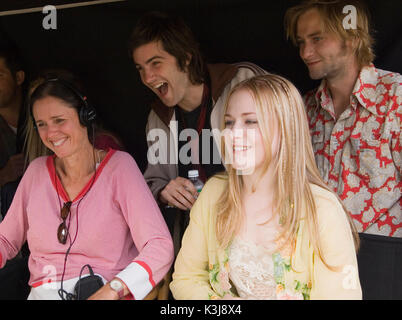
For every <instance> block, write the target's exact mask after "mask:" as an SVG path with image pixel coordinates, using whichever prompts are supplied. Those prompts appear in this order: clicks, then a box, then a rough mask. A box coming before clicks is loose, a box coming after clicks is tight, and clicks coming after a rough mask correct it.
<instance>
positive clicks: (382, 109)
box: [304, 65, 402, 237]
mask: <svg viewBox="0 0 402 320" xmlns="http://www.w3.org/2000/svg"><path fill="white" fill-rule="evenodd" d="M304 99H305V104H306V110H307V116H308V121H309V126H310V133H311V135H312V144H313V150H314V154H315V160H316V163H317V166H318V169H319V171H320V173H321V176H322V177H323V179H324V181H325V182H326V183H327V184H328V185H329V186H330V187H331V188H332V189H333V190H334V191H335V192H337V193H338V195H339V197H340V198H341V200H342V201H343V203H344V205H345V206H346V209H347V210H348V211H349V213H350V214H351V217H352V218H353V221H354V222H355V224H356V227H357V230H358V231H359V232H366V233H371V234H378V235H384V236H391V237H402V200H401V188H402V178H401V175H402V171H401V162H402V161H401V151H402V144H401V135H400V132H401V118H402V77H401V75H400V74H398V73H392V72H388V71H384V70H380V69H376V68H375V67H374V65H370V66H367V67H364V68H363V69H362V71H361V72H360V74H359V77H358V79H357V81H356V84H355V87H354V89H353V93H352V95H351V97H350V105H349V106H348V108H347V109H346V110H345V111H344V112H343V113H342V114H341V115H340V117H339V119H338V120H336V118H335V113H334V106H333V102H332V99H331V95H330V93H329V91H328V88H327V86H326V81H325V80H323V81H322V83H321V85H320V86H319V87H318V89H316V90H313V91H310V92H309V93H307V94H306V95H305V97H304Z"/></svg>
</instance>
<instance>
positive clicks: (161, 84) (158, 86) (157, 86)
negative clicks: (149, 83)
mask: <svg viewBox="0 0 402 320" xmlns="http://www.w3.org/2000/svg"><path fill="white" fill-rule="evenodd" d="M165 83H166V82H161V83H158V84H157V85H156V86H154V88H155V89H159V88H160V87H162V86H163V85H164V84H165Z"/></svg>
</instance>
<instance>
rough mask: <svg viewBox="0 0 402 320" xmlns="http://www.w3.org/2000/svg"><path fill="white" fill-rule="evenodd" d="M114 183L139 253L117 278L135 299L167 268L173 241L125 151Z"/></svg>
mask: <svg viewBox="0 0 402 320" xmlns="http://www.w3.org/2000/svg"><path fill="white" fill-rule="evenodd" d="M119 154H120V155H121V157H122V159H121V164H120V165H119V168H120V169H119V170H120V173H119V174H118V175H117V176H116V177H115V179H114V181H113V183H114V184H115V186H114V187H115V190H116V192H117V195H116V196H117V201H118V202H119V205H120V207H121V209H122V211H123V215H124V217H125V219H126V221H127V224H128V226H129V228H130V231H131V235H132V237H133V241H134V244H135V246H136V247H137V249H138V251H139V254H138V256H137V257H135V259H134V260H133V262H132V263H131V264H129V265H128V266H127V268H125V269H124V270H122V271H121V272H120V273H119V274H118V275H117V277H118V278H120V279H122V280H123V281H124V283H125V284H126V285H127V287H128V288H129V290H130V291H131V293H132V294H133V296H134V297H135V299H137V300H139V299H143V298H144V297H145V296H146V295H147V294H148V293H149V292H150V291H151V290H152V288H153V287H154V286H155V285H156V284H157V283H159V282H160V281H161V280H162V278H163V277H164V276H165V274H166V273H167V272H168V271H169V268H170V266H171V265H172V262H173V257H174V253H173V242H172V238H171V236H170V233H169V230H168V228H167V226H166V223H165V220H164V219H163V216H162V214H161V212H160V210H159V207H158V205H157V204H156V202H155V199H154V198H153V196H152V193H151V191H150V190H149V188H148V185H147V184H146V182H145V180H144V178H143V176H142V174H141V171H140V170H139V169H138V166H137V164H136V163H135V161H134V160H133V159H132V158H131V156H130V155H128V154H127V153H119Z"/></svg>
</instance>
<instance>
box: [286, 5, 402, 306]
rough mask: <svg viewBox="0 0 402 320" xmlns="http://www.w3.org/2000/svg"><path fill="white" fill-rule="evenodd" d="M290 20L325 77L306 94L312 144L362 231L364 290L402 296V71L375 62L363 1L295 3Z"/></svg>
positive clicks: (305, 55) (369, 294) (291, 30)
mask: <svg viewBox="0 0 402 320" xmlns="http://www.w3.org/2000/svg"><path fill="white" fill-rule="evenodd" d="M351 5H352V6H353V7H350V6H351ZM346 6H348V8H354V9H356V11H355V13H356V15H354V10H352V11H351V12H352V13H351V14H352V16H350V17H348V16H347V15H346V14H345V13H343V12H344V8H345V7H346ZM346 9H347V8H346ZM346 12H348V11H346ZM349 18H351V19H352V20H354V21H350V20H349ZM345 22H346V23H345ZM351 22H356V23H355V25H354V26H353V23H351ZM285 26H286V32H287V36H288V37H289V38H290V39H291V40H292V41H293V42H294V43H295V44H296V45H298V47H299V54H300V57H301V59H302V60H303V62H304V63H305V64H306V66H307V69H308V72H309V75H310V77H311V78H312V79H322V82H321V85H320V86H319V87H318V88H317V89H315V90H313V91H310V92H308V93H307V94H306V95H305V104H306V111H307V115H308V121H309V125H310V132H311V134H312V144H313V149H314V152H315V157H316V162H317V165H318V168H319V170H320V172H321V175H322V177H323V178H324V180H325V181H326V183H327V184H328V185H329V186H330V187H331V188H332V189H333V190H334V191H336V192H337V193H338V195H339V197H340V198H341V200H342V201H343V203H344V205H345V206H346V208H347V210H348V211H349V213H350V214H351V217H352V218H353V220H354V222H355V225H356V227H357V230H358V231H359V232H360V236H361V240H362V242H361V248H360V252H359V256H358V257H359V273H360V280H361V284H362V289H363V298H365V299H401V298H402V275H401V272H400V270H402V200H401V188H402V180H401V175H402V171H401V151H402V146H401V137H400V131H401V116H402V114H401V113H402V110H401V109H402V107H401V105H402V77H401V75H400V74H398V73H394V72H390V71H384V70H380V69H377V68H376V67H375V66H374V65H373V60H374V54H373V50H372V46H373V39H372V37H371V36H370V33H369V30H370V29H369V16H368V11H367V8H365V7H364V6H363V4H362V3H361V2H360V1H352V0H347V1H342V0H339V1H316V0H308V1H304V2H303V3H301V4H300V5H298V6H295V7H292V8H290V9H289V10H288V11H287V13H286V16H285ZM345 26H346V27H345ZM397 270H398V271H397Z"/></svg>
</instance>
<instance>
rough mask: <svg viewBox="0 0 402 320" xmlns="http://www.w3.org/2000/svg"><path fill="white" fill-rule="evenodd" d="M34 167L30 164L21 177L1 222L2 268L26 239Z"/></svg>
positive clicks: (0, 259) (0, 251)
mask: <svg viewBox="0 0 402 320" xmlns="http://www.w3.org/2000/svg"><path fill="white" fill-rule="evenodd" d="M32 169H33V168H32V166H30V168H28V170H27V171H26V173H25V174H24V176H23V178H22V179H21V182H20V183H19V186H18V188H17V191H16V193H15V195H14V199H13V202H12V203H11V206H10V208H9V210H8V211H7V215H6V216H5V218H4V220H3V221H2V222H1V223H0V268H3V267H4V265H5V264H6V262H7V260H10V259H12V258H14V257H15V256H16V255H17V254H18V252H19V251H20V249H21V247H22V245H23V244H24V242H25V241H26V231H27V229H28V222H27V215H26V207H27V200H28V198H29V188H30V185H31V182H32V171H33V170H32Z"/></svg>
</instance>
